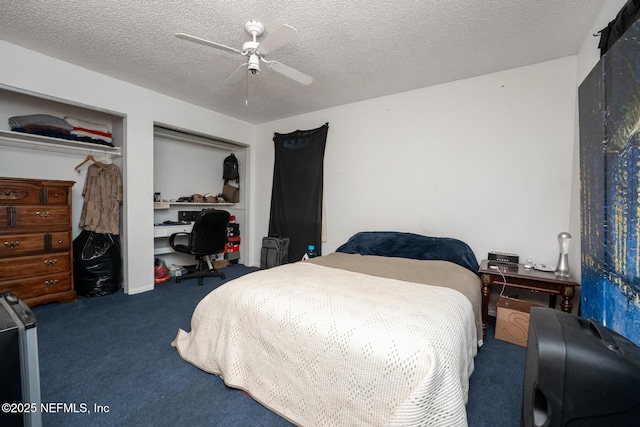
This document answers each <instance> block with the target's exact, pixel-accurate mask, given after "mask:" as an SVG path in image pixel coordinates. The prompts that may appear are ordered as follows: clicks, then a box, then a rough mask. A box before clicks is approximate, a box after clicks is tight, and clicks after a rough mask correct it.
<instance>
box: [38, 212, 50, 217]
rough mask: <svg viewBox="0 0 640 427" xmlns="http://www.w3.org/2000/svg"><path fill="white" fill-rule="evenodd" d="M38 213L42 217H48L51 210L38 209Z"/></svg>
mask: <svg viewBox="0 0 640 427" xmlns="http://www.w3.org/2000/svg"><path fill="white" fill-rule="evenodd" d="M36 215H37V216H39V217H40V218H46V217H48V216H49V215H50V213H49V212H40V211H38V212H36Z"/></svg>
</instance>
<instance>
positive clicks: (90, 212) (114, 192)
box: [80, 164, 122, 234]
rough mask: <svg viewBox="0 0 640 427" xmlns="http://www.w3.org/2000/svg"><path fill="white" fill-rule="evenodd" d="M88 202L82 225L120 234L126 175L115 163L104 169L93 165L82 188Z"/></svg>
mask: <svg viewBox="0 0 640 427" xmlns="http://www.w3.org/2000/svg"><path fill="white" fill-rule="evenodd" d="M82 195H83V196H84V205H83V206H82V213H81V214H80V227H81V228H82V229H83V230H87V231H95V232H96V233H103V234H106V233H109V234H120V204H121V203H122V175H121V173H120V168H119V167H118V166H117V165H115V164H110V165H104V169H101V168H100V167H99V166H98V165H96V164H92V165H91V166H89V168H88V169H87V177H86V180H85V182H84V189H83V190H82Z"/></svg>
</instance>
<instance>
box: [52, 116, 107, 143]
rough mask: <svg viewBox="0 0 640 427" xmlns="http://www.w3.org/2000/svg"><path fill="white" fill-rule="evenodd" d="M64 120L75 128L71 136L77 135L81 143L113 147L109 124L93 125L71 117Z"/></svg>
mask: <svg viewBox="0 0 640 427" xmlns="http://www.w3.org/2000/svg"><path fill="white" fill-rule="evenodd" d="M64 120H65V121H66V122H67V123H69V124H70V125H71V126H73V130H72V131H71V134H73V135H76V136H77V137H78V140H79V141H86V142H97V143H101V144H105V145H110V146H111V147H113V143H112V139H113V134H112V133H111V129H109V126H108V125H107V124H105V123H93V122H89V121H86V120H82V119H79V118H77V117H71V116H66V117H65V118H64Z"/></svg>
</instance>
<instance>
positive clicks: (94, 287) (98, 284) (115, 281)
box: [73, 230, 122, 297]
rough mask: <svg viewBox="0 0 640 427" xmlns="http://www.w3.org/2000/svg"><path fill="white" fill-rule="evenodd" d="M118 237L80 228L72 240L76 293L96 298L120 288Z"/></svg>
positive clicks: (120, 262) (120, 260)
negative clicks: (80, 230) (79, 231)
mask: <svg viewBox="0 0 640 427" xmlns="http://www.w3.org/2000/svg"><path fill="white" fill-rule="evenodd" d="M121 266H122V259H121V256H120V236H118V235H117V234H108V233H107V234H102V233H96V232H94V231H87V230H83V231H82V232H81V233H80V235H78V237H76V238H75V239H74V240H73V275H74V277H73V282H74V287H75V289H76V292H77V293H78V295H82V296H85V297H99V296H104V295H109V294H112V293H114V292H116V291H117V290H118V289H120V284H121V282H122V273H121Z"/></svg>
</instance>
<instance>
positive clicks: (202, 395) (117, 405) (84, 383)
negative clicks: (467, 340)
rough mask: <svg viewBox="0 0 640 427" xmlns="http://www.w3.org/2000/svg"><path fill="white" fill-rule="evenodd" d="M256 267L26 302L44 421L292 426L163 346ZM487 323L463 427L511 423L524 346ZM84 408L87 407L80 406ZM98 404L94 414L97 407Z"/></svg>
mask: <svg viewBox="0 0 640 427" xmlns="http://www.w3.org/2000/svg"><path fill="white" fill-rule="evenodd" d="M255 270H256V268H250V267H245V266H243V265H230V266H229V267H227V268H225V269H224V273H225V274H226V276H227V278H226V280H221V279H219V278H206V279H205V284H204V286H197V281H196V280H195V279H193V280H185V281H182V282H181V283H179V284H177V283H175V282H174V281H173V280H171V281H169V282H167V283H163V284H160V285H156V289H155V290H154V291H152V292H145V293H142V294H137V295H125V294H124V292H122V290H121V291H119V292H117V293H114V294H112V295H108V296H103V297H97V298H84V297H79V298H78V300H77V301H76V302H72V303H68V304H58V303H52V304H47V305H43V306H37V307H34V308H33V311H34V313H35V315H36V318H37V321H38V338H39V343H38V344H39V354H40V375H41V379H40V382H41V389H42V402H44V403H61V404H66V405H65V406H61V405H57V406H53V407H55V408H58V412H55V413H54V412H52V413H44V414H43V424H44V425H45V426H47V427H49V426H52V427H53V426H65V427H73V426H114V425H117V426H148V425H149V426H150V425H153V426H178V425H181V424H184V425H188V426H274V427H277V426H291V424H290V423H289V422H287V421H286V420H284V419H283V418H281V417H280V416H278V415H277V414H275V413H273V412H271V411H269V410H268V409H266V408H265V407H263V406H262V405H260V404H259V403H257V402H255V401H254V400H253V399H251V398H250V397H249V396H247V395H246V394H244V393H243V392H242V391H239V390H235V389H231V388H228V387H226V386H225V385H224V383H223V382H222V380H221V379H220V378H218V377H216V376H214V375H211V374H207V373H205V372H203V371H201V370H199V369H198V368H195V367H194V366H192V365H191V364H189V363H187V362H185V361H184V360H182V359H181V358H180V356H179V355H178V352H177V351H176V350H175V349H174V348H173V347H171V345H170V343H171V341H172V340H173V339H174V338H175V336H176V333H177V331H178V328H182V329H185V330H187V331H188V330H190V321H191V314H192V313H193V310H194V309H195V307H196V305H197V303H198V302H199V301H200V300H201V299H202V298H203V297H204V296H205V295H207V294H208V293H209V292H210V291H211V290H212V289H213V288H215V287H217V286H219V285H221V284H222V283H225V282H226V281H229V280H232V279H234V278H236V277H239V276H241V275H243V274H246V273H249V272H252V271H255ZM492 337H493V326H492V325H490V329H489V332H488V338H487V339H486V340H485V345H484V346H483V347H482V348H481V349H480V350H479V352H478V356H477V357H476V359H475V371H474V374H473V376H472V377H471V382H470V392H469V403H468V405H467V414H468V419H469V425H470V426H492V427H493V426H519V425H520V420H521V415H520V414H521V399H522V376H523V371H524V354H525V353H524V349H523V348H521V347H518V346H515V345H512V344H508V343H505V342H501V341H496V340H494V339H493V338H492ZM85 408H86V410H85ZM96 410H97V412H96Z"/></svg>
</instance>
